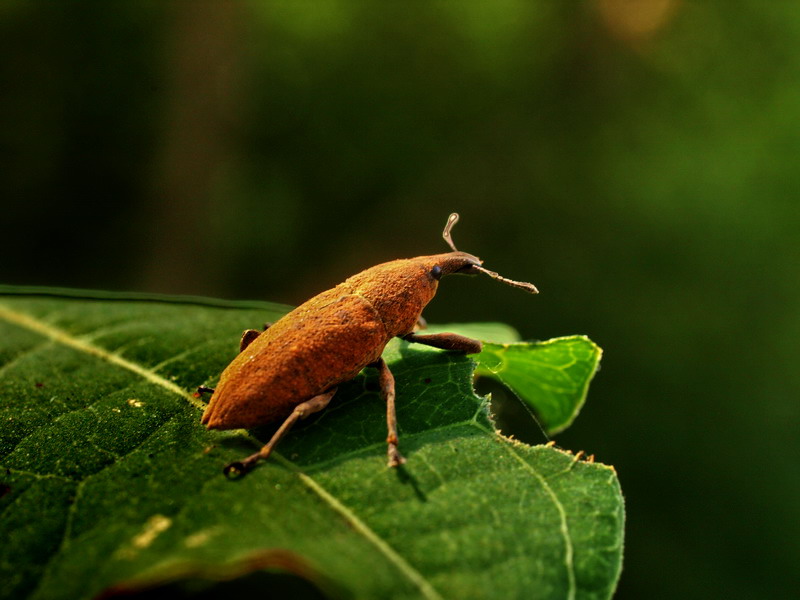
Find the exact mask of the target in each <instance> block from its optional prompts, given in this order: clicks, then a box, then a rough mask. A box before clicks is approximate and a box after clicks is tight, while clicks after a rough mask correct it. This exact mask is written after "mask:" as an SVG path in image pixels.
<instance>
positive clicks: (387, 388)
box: [372, 358, 406, 467]
mask: <svg viewBox="0 0 800 600" xmlns="http://www.w3.org/2000/svg"><path fill="white" fill-rule="evenodd" d="M372 366H373V367H376V368H377V369H378V383H379V384H380V386H381V394H382V395H383V397H384V398H385V399H386V427H387V429H388V430H389V434H388V435H387V436H386V443H387V444H388V448H387V455H388V457H389V463H388V464H389V466H390V467H399V466H400V465H402V464H403V463H404V462H406V459H405V458H403V456H402V455H401V454H400V452H399V451H398V450H397V442H398V440H397V415H396V414H395V409H394V396H395V394H394V375H392V372H391V371H390V370H389V365H387V364H386V361H385V360H383V358H379V359H378V360H377V361H376V362H375V363H374V364H373V365H372Z"/></svg>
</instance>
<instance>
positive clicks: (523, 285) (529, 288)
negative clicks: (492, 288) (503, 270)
mask: <svg viewBox="0 0 800 600" xmlns="http://www.w3.org/2000/svg"><path fill="white" fill-rule="evenodd" d="M472 268H473V269H475V270H476V271H480V272H481V273H486V274H487V275H488V276H489V277H491V278H492V279H497V281H502V282H503V283H507V284H508V285H510V286H511V287H515V288H519V289H521V290H525V291H526V292H530V293H531V294H538V293H539V290H538V289H537V288H536V286H535V285H533V284H532V283H528V282H527V281H514V280H513V279H509V278H508V277H503V276H502V275H500V274H499V273H495V272H494V271H490V270H489V269H486V268H484V267H482V266H480V265H472Z"/></svg>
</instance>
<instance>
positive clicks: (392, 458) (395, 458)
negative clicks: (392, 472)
mask: <svg viewBox="0 0 800 600" xmlns="http://www.w3.org/2000/svg"><path fill="white" fill-rule="evenodd" d="M388 457H389V462H388V463H387V464H388V466H390V467H399V466H400V465H402V464H405V462H406V459H405V457H404V456H403V455H402V454H400V452H399V451H398V450H397V444H392V443H389V451H388Z"/></svg>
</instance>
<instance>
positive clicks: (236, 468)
mask: <svg viewBox="0 0 800 600" xmlns="http://www.w3.org/2000/svg"><path fill="white" fill-rule="evenodd" d="M335 393H336V388H331V389H329V390H328V391H327V392H325V393H324V394H320V395H319V396H314V397H313V398H311V399H310V400H306V401H305V402H303V403H301V404H298V405H297V406H295V407H294V410H293V411H292V414H290V415H289V416H288V417H286V420H285V421H284V422H283V425H281V426H280V427H279V428H278V431H276V432H275V433H274V434H273V436H272V438H271V439H270V440H269V442H267V444H266V445H265V446H264V447H263V448H261V450H259V451H258V452H256V453H255V454H251V455H250V456H248V457H247V458H245V459H244V460H241V461H236V462H232V463H230V464H229V465H226V467H225V468H224V469H223V471H222V472H223V473H225V475H227V476H228V477H238V476H240V475H244V474H245V473H247V472H248V471H249V470H250V469H252V468H253V465H255V464H256V463H257V462H258V461H259V460H266V459H267V458H269V455H270V454H272V451H273V450H274V448H275V446H276V445H277V444H278V442H279V441H281V438H283V436H284V435H286V433H287V432H288V431H289V430H290V429H291V428H292V425H294V424H295V423H296V422H297V421H299V420H300V419H305V418H306V417H308V416H309V415H313V414H314V413H316V412H319V411H321V410H322V409H323V408H325V407H326V406H328V404H329V403H330V401H331V398H333V395H334V394H335Z"/></svg>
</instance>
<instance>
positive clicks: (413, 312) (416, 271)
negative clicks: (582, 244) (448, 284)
mask: <svg viewBox="0 0 800 600" xmlns="http://www.w3.org/2000/svg"><path fill="white" fill-rule="evenodd" d="M457 221H458V214H456V213H453V214H451V215H450V217H449V219H448V220H447V225H446V226H445V229H444V232H443V234H442V236H443V237H444V239H445V241H446V242H447V243H448V245H449V246H450V247H451V248H452V249H453V251H452V252H446V253H444V254H434V255H431V256H418V257H416V258H409V259H404V260H395V261H392V262H389V263H384V264H382V265H378V266H376V267H372V268H371V269H367V270H366V271H363V272H361V273H359V274H358V275H355V276H354V277H351V278H350V279H348V281H347V283H348V284H349V285H350V286H351V289H352V291H354V292H355V293H357V294H359V295H360V296H362V297H364V298H365V299H367V300H368V301H369V302H370V303H371V304H372V306H373V307H374V308H375V310H376V312H377V313H378V314H379V315H380V316H381V319H382V321H383V323H384V325H385V326H386V328H387V332H388V333H389V334H390V335H392V336H394V335H403V334H406V333H409V332H410V331H411V330H412V329H413V327H414V325H415V323H416V321H417V319H418V318H419V316H420V314H421V313H422V309H423V308H425V306H426V305H427V304H428V302H430V301H431V299H433V297H434V295H435V294H436V290H437V289H438V286H439V280H440V279H441V278H442V277H444V276H445V275H452V274H454V273H455V274H458V273H460V274H465V275H476V274H478V273H483V274H485V275H489V276H490V277H492V278H493V279H497V280H498V281H502V282H503V283H506V284H508V285H511V286H514V287H518V288H521V289H524V290H526V291H528V292H531V293H533V294H536V293H538V290H537V289H536V287H535V286H534V285H533V284H532V283H525V282H522V281H514V280H512V279H507V278H505V277H502V276H500V275H498V274H497V273H495V272H494V271H489V270H488V269H486V268H484V267H483V261H482V260H481V259H480V258H478V257H477V256H475V255H473V254H468V253H466V252H461V251H460V250H457V249H456V247H455V245H454V244H453V240H452V239H451V237H450V230H451V229H452V228H453V225H455V224H456V222H457Z"/></svg>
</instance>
